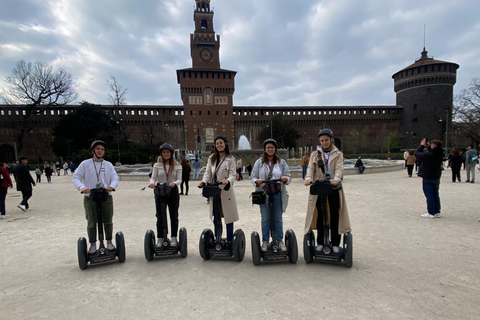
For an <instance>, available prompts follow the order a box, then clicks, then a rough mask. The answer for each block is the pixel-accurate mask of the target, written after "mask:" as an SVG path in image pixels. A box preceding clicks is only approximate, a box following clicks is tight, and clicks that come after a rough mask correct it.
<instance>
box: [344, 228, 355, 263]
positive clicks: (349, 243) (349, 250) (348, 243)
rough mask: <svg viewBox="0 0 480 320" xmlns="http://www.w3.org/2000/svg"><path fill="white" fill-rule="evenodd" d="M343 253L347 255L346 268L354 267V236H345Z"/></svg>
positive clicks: (349, 234)
mask: <svg viewBox="0 0 480 320" xmlns="http://www.w3.org/2000/svg"><path fill="white" fill-rule="evenodd" d="M343 252H344V254H345V267H347V268H351V267H352V266H353V235H352V234H351V233H350V232H347V233H345V234H344V235H343Z"/></svg>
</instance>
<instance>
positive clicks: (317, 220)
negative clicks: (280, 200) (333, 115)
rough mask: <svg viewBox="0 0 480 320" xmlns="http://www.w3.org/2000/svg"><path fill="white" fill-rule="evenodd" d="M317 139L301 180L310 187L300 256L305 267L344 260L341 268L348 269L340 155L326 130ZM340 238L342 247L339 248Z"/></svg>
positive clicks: (350, 252) (349, 239) (349, 241)
mask: <svg viewBox="0 0 480 320" xmlns="http://www.w3.org/2000/svg"><path fill="white" fill-rule="evenodd" d="M318 138H319V142H320V146H319V147H318V149H317V151H314V152H313V153H312V155H311V157H310V162H309V164H308V169H307V175H306V177H305V186H311V187H310V195H309V200H308V210H307V215H306V219H305V236H304V241H303V250H304V251H303V252H304V254H303V256H304V258H305V261H306V262H307V263H310V262H312V261H313V259H314V258H315V260H320V261H334V262H341V261H342V260H344V261H345V266H346V267H351V266H352V264H353V247H352V240H353V239H352V234H351V227H350V219H349V217H348V210H347V205H346V202H345V195H344V193H343V189H342V184H341V179H342V175H343V153H342V152H341V151H340V150H338V149H337V148H336V147H335V145H334V136H333V132H332V131H331V130H330V129H322V130H320V132H319V133H318ZM312 181H314V182H313V183H312ZM314 229H317V246H315V236H314V233H313V231H312V230H314ZM341 234H343V247H340V241H341Z"/></svg>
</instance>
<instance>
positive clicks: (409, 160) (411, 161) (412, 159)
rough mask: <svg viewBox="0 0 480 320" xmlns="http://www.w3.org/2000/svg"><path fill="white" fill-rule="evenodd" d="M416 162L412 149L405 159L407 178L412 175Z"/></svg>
mask: <svg viewBox="0 0 480 320" xmlns="http://www.w3.org/2000/svg"><path fill="white" fill-rule="evenodd" d="M416 162H417V158H416V157H415V152H413V150H410V151H409V153H408V156H407V159H406V163H407V174H408V177H409V178H411V177H412V173H413V166H414V165H415V163H416Z"/></svg>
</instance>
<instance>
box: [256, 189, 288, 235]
mask: <svg viewBox="0 0 480 320" xmlns="http://www.w3.org/2000/svg"><path fill="white" fill-rule="evenodd" d="M273 208H274V211H273V217H274V219H275V237H276V238H277V243H278V242H280V241H282V240H283V220H282V215H283V212H282V193H281V192H280V193H278V194H277V195H275V196H273ZM260 213H261V214H262V238H263V241H268V240H269V239H270V209H269V208H268V203H265V204H261V205H260Z"/></svg>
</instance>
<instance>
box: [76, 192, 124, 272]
mask: <svg viewBox="0 0 480 320" xmlns="http://www.w3.org/2000/svg"><path fill="white" fill-rule="evenodd" d="M90 197H91V198H92V200H93V201H95V202H96V205H97V216H98V221H97V229H98V240H99V241H100V246H99V248H98V249H97V252H95V253H94V254H88V253H87V239H85V238H84V237H80V238H78V242H77V252H78V265H79V267H80V269H82V270H84V269H86V268H87V265H88V263H89V262H90V264H92V265H93V264H97V263H102V262H107V261H113V260H115V258H117V257H118V261H120V262H124V261H125V258H126V256H125V239H124V237H123V233H122V232H120V231H119V232H117V233H116V234H115V244H116V248H115V250H114V251H109V250H107V248H105V245H104V243H103V240H104V233H103V227H104V226H103V220H102V204H101V203H102V202H104V201H106V200H107V198H108V191H107V190H106V189H105V188H95V189H90Z"/></svg>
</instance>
